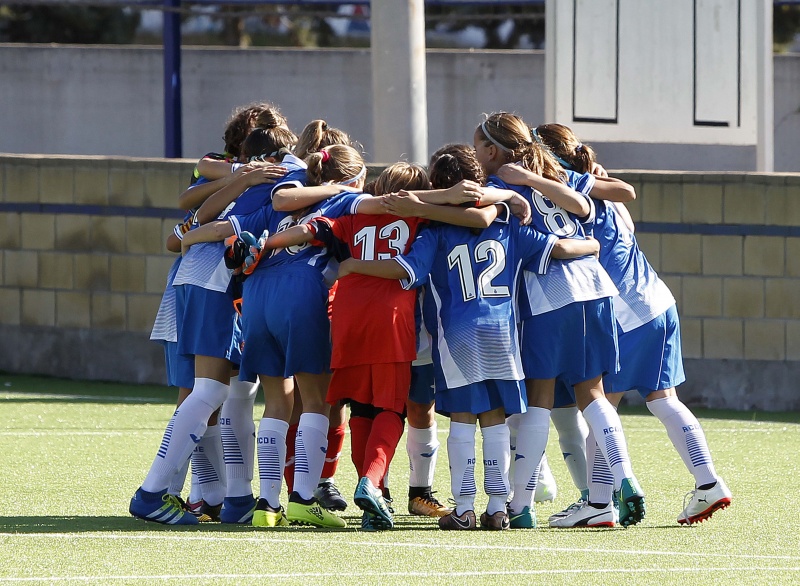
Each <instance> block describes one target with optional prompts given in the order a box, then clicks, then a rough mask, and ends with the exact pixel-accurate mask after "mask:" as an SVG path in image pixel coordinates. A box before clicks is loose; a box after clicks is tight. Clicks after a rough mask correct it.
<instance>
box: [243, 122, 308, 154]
mask: <svg viewBox="0 0 800 586" xmlns="http://www.w3.org/2000/svg"><path fill="white" fill-rule="evenodd" d="M295 142H297V137H296V136H295V135H294V133H293V132H292V131H291V130H289V129H288V128H286V127H285V126H273V127H272V128H254V129H253V131H252V132H251V133H250V134H248V135H247V138H246V139H244V144H243V145H242V152H241V159H242V160H243V161H252V160H253V159H256V158H258V157H261V158H262V159H263V158H264V157H279V155H280V152H281V150H282V149H287V152H288V149H291V148H292V145H294V143H295Z"/></svg>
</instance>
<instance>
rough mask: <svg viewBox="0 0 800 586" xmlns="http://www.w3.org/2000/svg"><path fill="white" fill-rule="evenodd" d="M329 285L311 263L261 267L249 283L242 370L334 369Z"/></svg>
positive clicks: (248, 375) (291, 371)
mask: <svg viewBox="0 0 800 586" xmlns="http://www.w3.org/2000/svg"><path fill="white" fill-rule="evenodd" d="M327 303H328V287H327V286H326V285H325V282H324V281H323V279H322V273H320V272H319V271H318V270H316V269H315V268H313V267H310V266H308V265H297V266H295V265H289V266H286V265H283V266H280V267H273V268H270V269H263V270H257V271H256V272H255V273H253V275H251V276H250V277H249V278H248V279H247V280H246V281H245V282H244V295H243V301H242V326H243V327H242V333H243V335H244V350H243V352H242V369H241V371H242V372H244V376H245V377H246V379H249V378H252V376H253V375H254V374H263V375H266V376H278V377H284V378H288V377H290V376H293V375H295V374H297V373H299V372H304V373H308V374H322V373H325V372H330V363H331V325H330V321H328V311H327Z"/></svg>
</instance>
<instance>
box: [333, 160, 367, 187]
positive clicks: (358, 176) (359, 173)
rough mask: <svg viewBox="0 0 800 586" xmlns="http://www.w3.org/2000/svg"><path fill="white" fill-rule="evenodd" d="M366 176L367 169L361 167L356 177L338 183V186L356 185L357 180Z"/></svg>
mask: <svg viewBox="0 0 800 586" xmlns="http://www.w3.org/2000/svg"><path fill="white" fill-rule="evenodd" d="M366 174H367V168H366V167H365V166H363V165H362V166H361V171H359V172H358V175H356V176H355V177H353V178H352V179H348V180H347V181H339V184H340V185H353V183H357V182H358V180H359V179H361V178H362V177H363V176H364V175H366Z"/></svg>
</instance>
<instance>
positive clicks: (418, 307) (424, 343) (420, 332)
mask: <svg viewBox="0 0 800 586" xmlns="http://www.w3.org/2000/svg"><path fill="white" fill-rule="evenodd" d="M426 295H427V296H428V297H429V298H430V291H428V286H427V284H423V285H422V286H420V287H418V288H417V302H416V303H415V304H414V326H415V329H416V334H417V358H416V360H414V362H412V363H411V365H412V366H423V365H425V364H432V363H433V355H432V353H431V335H430V333H429V332H428V328H426V327H425V320H424V319H422V307H423V305H424V303H425V296H426Z"/></svg>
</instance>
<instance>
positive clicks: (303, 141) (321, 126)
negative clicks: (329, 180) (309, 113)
mask: <svg viewBox="0 0 800 586" xmlns="http://www.w3.org/2000/svg"><path fill="white" fill-rule="evenodd" d="M334 144H348V145H349V144H350V137H349V136H347V133H346V132H345V131H344V130H339V129H338V128H333V127H331V126H328V123H327V122H325V121H324V120H312V121H311V122H309V123H308V124H306V127H305V128H304V129H303V132H301V133H300V137H299V138H298V139H297V146H296V147H294V154H295V156H296V157H297V158H299V159H305V158H306V156H307V155H309V154H311V153H316V152H318V151H319V150H320V149H322V148H324V147H326V146H331V145H334Z"/></svg>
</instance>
